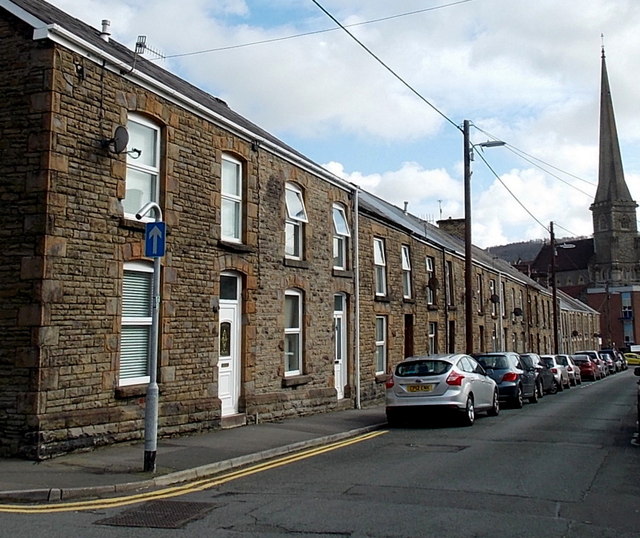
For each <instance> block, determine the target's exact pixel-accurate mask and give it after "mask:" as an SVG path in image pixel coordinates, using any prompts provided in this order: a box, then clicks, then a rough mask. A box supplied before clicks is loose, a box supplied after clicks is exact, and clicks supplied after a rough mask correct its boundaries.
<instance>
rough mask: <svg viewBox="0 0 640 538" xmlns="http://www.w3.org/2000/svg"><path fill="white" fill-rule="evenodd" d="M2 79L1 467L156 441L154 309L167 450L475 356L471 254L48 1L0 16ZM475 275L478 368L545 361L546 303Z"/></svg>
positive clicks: (29, 1)
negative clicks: (467, 268) (411, 359)
mask: <svg viewBox="0 0 640 538" xmlns="http://www.w3.org/2000/svg"><path fill="white" fill-rule="evenodd" d="M0 67H1V69H0V73H1V75H0V88H1V89H2V95H3V100H2V102H1V104H0V127H1V129H2V133H3V137H2V139H1V140H0V155H1V156H2V159H1V161H0V173H1V176H2V178H3V181H2V183H1V184H0V203H1V204H2V211H1V212H0V215H1V216H0V219H2V220H1V223H2V226H0V237H1V238H2V247H3V248H2V249H1V251H0V257H1V263H0V297H2V302H1V303H0V330H1V331H2V334H3V338H2V344H1V345H0V402H1V404H2V405H1V406H0V455H20V456H23V457H28V458H32V459H43V458H47V457H51V456H55V455H56V454H60V453H64V452H68V451H72V450H77V449H87V448H91V447H94V446H98V445H102V444H107V443H112V442H122V441H130V440H135V439H140V438H141V436H142V429H143V421H144V413H145V399H146V398H145V395H146V390H147V386H148V384H149V380H150V371H149V363H148V357H149V353H150V348H151V347H152V345H151V334H152V328H153V327H152V325H153V310H154V305H157V312H158V318H159V324H158V327H157V328H158V333H159V339H158V343H157V347H158V368H157V381H158V385H159V390H160V398H159V413H158V414H159V419H158V420H159V422H158V428H159V434H160V435H161V436H171V435H179V434H184V433H189V432H197V431H201V430H205V429H212V428H219V427H230V426H236V425H242V424H245V423H247V422H254V421H263V420H274V419H277V418H281V417H285V416H290V415H299V414H308V413H316V412H323V411H327V410H329V409H334V408H337V407H340V406H344V407H353V406H361V405H370V404H373V403H379V402H380V401H381V397H382V388H383V384H382V383H381V381H382V380H383V379H384V374H385V373H386V372H387V371H388V369H389V367H390V366H391V365H392V364H394V363H395V362H397V361H398V360H400V359H402V358H404V356H406V355H411V354H414V353H425V352H444V351H452V350H454V349H457V348H461V347H462V342H464V329H463V327H464V323H463V321H464V315H465V313H464V301H463V297H464V295H463V294H464V286H463V285H462V281H463V276H462V274H463V265H464V261H463V257H462V255H461V253H462V252H463V244H462V242H461V241H460V240H459V239H456V238H455V237H453V236H451V235H449V234H447V233H446V232H445V231H444V230H440V229H438V228H437V227H435V226H430V225H427V224H426V223H424V222H423V221H421V220H419V219H417V218H415V217H413V216H411V215H409V214H408V213H405V212H403V211H401V210H399V209H398V208H394V207H393V206H390V205H389V204H387V203H385V202H384V201H382V200H379V199H377V198H375V197H373V196H371V195H368V194H367V193H363V192H360V191H359V190H358V189H357V188H356V187H355V186H354V185H351V184H349V183H346V182H344V181H342V180H341V179H339V178H337V177H335V176H333V175H332V174H330V173H329V172H327V171H326V170H324V169H323V168H321V167H320V166H318V165H317V164H315V163H313V162H312V161H310V160H309V159H307V158H306V157H304V156H303V155H301V154H300V153H298V152H297V151H295V150H294V149H293V148H291V147H288V146H287V145H286V144H284V143H282V142H281V141H280V140H278V139H277V138H275V137H273V136H272V135H271V134H269V133H267V132H265V131H264V130H262V129H261V128H260V127H258V126H256V125H254V124H253V123H251V122H250V121H248V120H247V119H245V118H243V117H241V116H240V115H238V114H237V113H235V112H234V111H233V110H232V109H231V108H229V107H228V106H227V105H226V104H225V103H224V102H222V101H220V100H219V99H217V98H215V97H212V96H211V95H209V94H207V93H205V92H203V91H201V90H199V89H198V88H195V87H193V86H191V85H189V84H188V83H186V82H185V81H184V80H181V79H179V78H178V77H176V76H174V75H172V74H171V73H168V72H167V71H164V70H162V69H161V68H159V67H158V66H156V65H155V64H153V63H150V62H147V61H145V60H144V58H142V57H140V56H139V55H138V54H136V53H134V52H133V51H130V50H128V49H126V48H125V47H123V46H122V45H120V44H118V43H117V42H114V41H113V40H111V39H109V36H108V32H107V31H106V27H105V28H103V29H102V31H100V30H98V29H93V28H91V27H89V26H87V25H85V24H83V23H81V22H80V21H78V20H76V19H73V18H71V17H70V16H68V15H67V14H65V13H64V12H62V11H60V10H58V9H56V8H54V7H52V6H50V5H49V4H47V3H46V2H44V1H42V0H14V1H6V2H3V4H2V6H0ZM148 203H150V204H151V207H152V211H151V212H150V213H148V214H146V215H145V216H143V218H142V219H138V218H137V217H136V213H138V212H139V211H140V209H141V208H142V207H143V206H145V205H146V204H148ZM146 207H150V206H146ZM160 212H161V216H162V222H164V223H165V225H166V233H165V235H166V252H165V255H164V257H162V259H161V263H160V266H161V267H160V288H159V290H158V293H157V294H156V292H155V290H154V289H153V281H154V279H153V267H154V264H153V260H152V259H151V258H149V257H146V256H145V249H144V246H145V228H146V225H147V222H151V223H153V221H154V220H159V218H160ZM475 253H476V255H477V259H476V267H477V272H478V283H479V284H481V287H480V290H478V291H477V292H474V293H478V298H477V302H478V312H477V313H474V319H475V326H476V327H477V329H474V331H476V330H477V334H476V339H477V342H478V347H479V349H493V348H498V347H508V348H510V349H522V350H524V349H529V348H535V349H536V350H540V351H545V350H546V349H547V347H548V346H547V343H548V340H549V321H548V319H549V318H548V315H549V308H548V304H549V294H548V292H547V291H546V290H544V289H543V288H541V287H540V286H538V285H536V284H535V283H534V282H532V281H529V280H528V279H526V277H523V276H522V275H521V274H519V273H518V276H517V277H516V276H515V274H514V271H513V270H511V269H510V268H509V267H508V264H506V266H505V267H498V266H497V265H496V264H497V262H496V261H495V260H493V259H492V258H491V257H490V256H488V255H486V254H485V253H483V251H480V250H479V249H478V250H476V251H475ZM483 288H486V289H487V290H489V291H486V292H482V289H483ZM501 294H502V295H501ZM156 295H157V297H156ZM497 305H498V306H497ZM499 305H503V306H502V307H500V306H499ZM501 308H502V310H501ZM476 314H477V317H475V316H476ZM586 315H587V316H591V315H593V313H592V312H588V313H587V314H586Z"/></svg>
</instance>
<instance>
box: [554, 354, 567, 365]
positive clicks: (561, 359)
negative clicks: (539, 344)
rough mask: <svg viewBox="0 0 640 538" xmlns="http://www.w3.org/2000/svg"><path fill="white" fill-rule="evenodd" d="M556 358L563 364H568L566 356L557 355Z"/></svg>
mask: <svg viewBox="0 0 640 538" xmlns="http://www.w3.org/2000/svg"><path fill="white" fill-rule="evenodd" d="M557 360H558V363H559V364H562V365H563V366H567V365H568V364H569V361H567V357H562V356H559V357H558V359H557Z"/></svg>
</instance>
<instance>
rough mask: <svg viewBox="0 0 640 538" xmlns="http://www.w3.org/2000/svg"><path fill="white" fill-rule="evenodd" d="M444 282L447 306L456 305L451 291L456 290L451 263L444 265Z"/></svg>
mask: <svg viewBox="0 0 640 538" xmlns="http://www.w3.org/2000/svg"><path fill="white" fill-rule="evenodd" d="M445 270H446V274H445V281H446V286H447V288H446V290H447V304H448V305H449V306H454V305H455V304H456V298H455V296H454V293H453V290H455V289H456V287H455V281H454V275H453V263H452V262H450V261H448V262H447V263H446V264H445Z"/></svg>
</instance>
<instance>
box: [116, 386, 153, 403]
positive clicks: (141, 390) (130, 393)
mask: <svg viewBox="0 0 640 538" xmlns="http://www.w3.org/2000/svg"><path fill="white" fill-rule="evenodd" d="M147 385H148V384H147V383H143V384H140V385H127V386H124V387H117V388H116V394H115V396H116V399H118V400H120V399H125V398H139V397H140V396H146V395H147Z"/></svg>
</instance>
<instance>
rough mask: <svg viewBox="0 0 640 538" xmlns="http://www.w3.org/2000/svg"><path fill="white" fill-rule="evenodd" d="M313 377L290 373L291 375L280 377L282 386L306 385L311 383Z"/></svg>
mask: <svg viewBox="0 0 640 538" xmlns="http://www.w3.org/2000/svg"><path fill="white" fill-rule="evenodd" d="M312 380H313V378H312V377H311V376H310V375H292V376H291V377H283V378H282V387H283V388H287V387H297V386H299V385H306V384H307V383H311V381H312Z"/></svg>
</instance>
